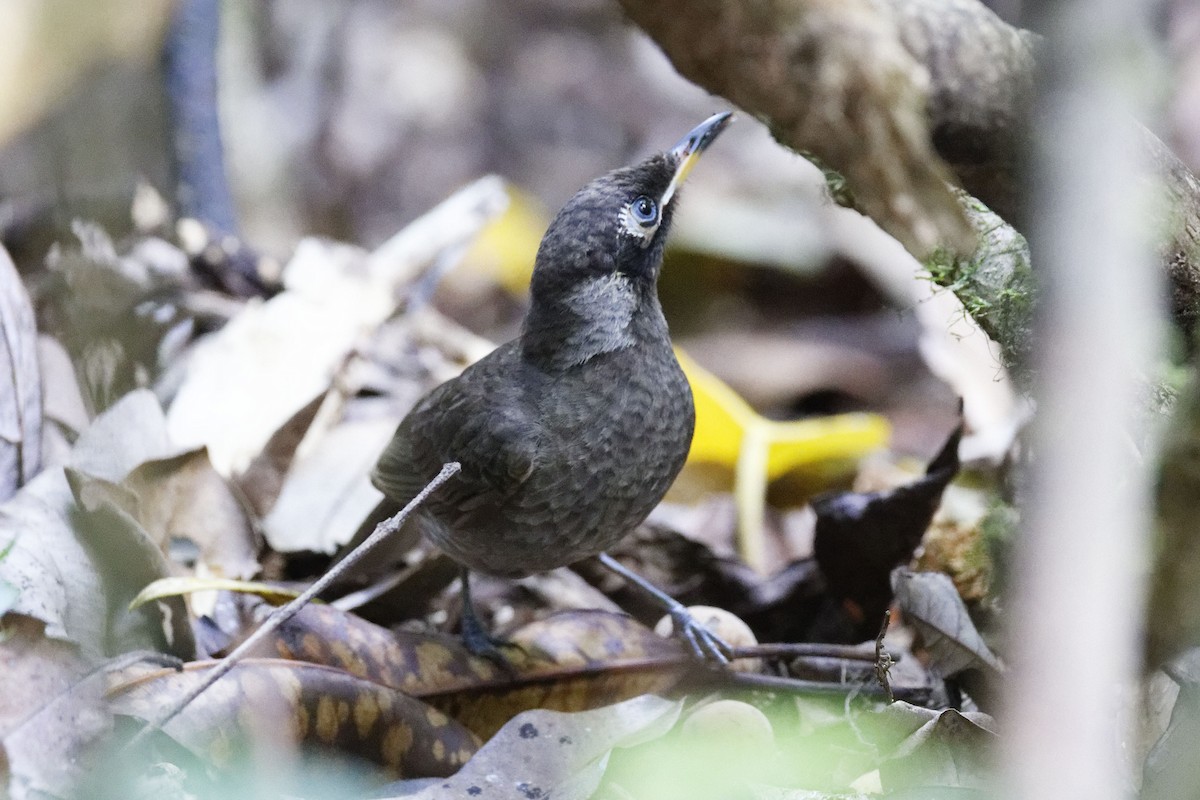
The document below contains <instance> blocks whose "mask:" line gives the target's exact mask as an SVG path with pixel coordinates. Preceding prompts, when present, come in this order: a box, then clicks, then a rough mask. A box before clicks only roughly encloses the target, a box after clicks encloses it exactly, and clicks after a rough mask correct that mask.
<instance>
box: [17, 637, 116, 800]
mask: <svg viewBox="0 0 1200 800" xmlns="http://www.w3.org/2000/svg"><path fill="white" fill-rule="evenodd" d="M45 628H46V626H45V625H44V624H43V623H42V622H40V621H38V620H35V619H33V618H32V617H26V616H23V615H19V614H9V615H7V616H5V617H4V618H3V624H2V625H0V675H3V676H4V678H3V686H4V689H3V691H0V776H4V775H5V770H4V769H3V766H4V765H3V762H4V761H5V756H7V762H8V772H7V784H5V783H3V782H0V794H3V795H4V796H6V797H9V796H11V797H12V798H14V800H15V799H16V798H24V797H28V796H30V795H31V794H35V795H36V796H39V797H41V796H54V797H62V796H66V795H67V794H68V793H69V792H70V790H71V789H72V788H73V787H72V784H73V783H74V781H75V780H76V779H78V778H79V777H80V775H81V773H82V771H83V769H84V768H85V767H86V764H87V762H86V761H85V760H84V751H85V749H86V748H87V746H88V744H89V743H91V742H92V741H93V740H94V739H96V738H97V737H99V736H101V735H102V734H104V733H106V732H107V731H108V730H109V727H110V725H111V718H110V716H109V714H108V712H107V710H106V709H105V708H104V707H103V704H102V702H101V694H102V692H103V689H104V682H103V681H101V680H87V679H84V680H83V681H81V680H80V679H81V678H82V677H83V676H84V675H85V674H86V672H87V664H86V663H85V662H84V661H83V659H82V658H81V657H80V654H79V649H78V648H76V647H75V646H73V645H71V644H68V643H66V642H63V641H58V640H55V639H50V638H47V637H46V633H45ZM5 785H6V786H7V789H8V793H7V794H5V792H4V791H3V789H4V788H5Z"/></svg>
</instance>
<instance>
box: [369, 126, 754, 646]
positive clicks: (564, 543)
mask: <svg viewBox="0 0 1200 800" xmlns="http://www.w3.org/2000/svg"><path fill="white" fill-rule="evenodd" d="M731 120H732V114H731V113H729V112H722V113H718V114H714V115H713V116H711V117H709V118H708V119H706V120H705V121H704V122H702V123H701V124H700V125H698V126H696V127H695V128H694V129H693V130H692V131H690V132H689V133H688V134H687V135H686V136H684V137H683V139H681V140H680V141H679V143H678V144H676V145H675V146H674V147H672V148H671V149H669V150H666V151H663V152H658V153H655V154H653V155H651V156H649V157H648V158H646V159H644V160H643V161H641V162H640V163H637V164H634V165H632V166H626V167H622V168H619V169H616V170H613V171H612V172H609V173H608V174H606V175H604V176H602V177H599V178H597V179H595V180H593V181H592V182H590V183H588V184H587V185H586V186H584V187H583V188H582V189H581V190H579V192H577V193H576V194H575V195H574V196H573V197H572V198H571V199H570V200H569V201H568V202H567V203H566V205H565V206H563V208H562V209H561V210H560V211H559V212H558V214H557V215H555V217H554V219H553V220H552V221H551V223H550V225H549V227H548V228H547V230H546V233H545V234H544V236H543V238H542V240H541V243H540V245H539V247H538V251H537V255H536V257H535V261H534V268H533V274H532V278H531V281H530V303H529V308H528V311H527V312H526V315H525V318H524V320H523V323H522V326H521V331H520V334H519V335H518V336H517V338H515V339H513V340H511V341H509V342H507V343H505V344H502V345H500V346H499V347H498V348H496V349H495V350H494V351H492V352H491V353H490V354H489V355H487V356H485V357H484V358H482V359H480V360H479V361H477V362H475V363H474V364H472V365H471V366H469V367H467V368H466V369H465V370H464V371H463V372H462V373H461V374H460V375H458V376H457V377H455V378H452V379H450V380H448V381H446V382H445V383H442V384H441V385H439V386H437V387H435V388H434V389H433V390H431V391H430V392H429V393H428V394H427V395H425V396H424V397H423V398H422V399H421V400H419V401H418V402H417V404H416V405H415V406H414V407H413V408H412V410H411V411H410V412H409V413H408V414H407V415H406V416H405V417H404V419H403V420H402V421H401V422H400V424H399V427H398V428H397V429H396V432H395V434H394V436H393V437H392V439H391V441H390V442H389V444H388V445H387V447H386V448H385V449H384V451H383V453H382V454H381V455H380V457H379V460H378V463H377V464H376V465H375V468H374V470H373V471H372V474H371V479H372V482H373V483H374V485H375V487H376V488H378V489H379V490H380V491H381V492H382V493H383V494H384V495H385V496H386V497H387V498H389V499H390V500H393V501H396V502H399V503H404V502H407V501H408V500H410V499H411V498H413V497H414V496H415V495H416V494H417V493H418V492H419V491H420V490H421V489H422V488H423V487H424V486H425V485H426V483H427V482H428V480H429V478H430V477H431V476H432V475H434V474H436V473H437V472H438V470H439V469H440V468H441V466H442V465H443V464H444V463H447V462H451V461H457V462H458V463H459V464H461V471H460V472H459V474H458V475H457V476H456V477H455V478H454V479H453V480H451V481H449V482H448V483H447V484H446V485H445V486H443V487H442V488H441V489H440V490H439V491H438V492H437V493H435V494H434V495H433V496H431V497H430V498H429V499H428V500H427V501H426V502H425V504H424V505H422V506H421V507H420V509H419V510H418V511H417V512H416V522H417V524H418V526H419V527H420V530H421V532H422V533H423V535H425V536H426V538H427V539H428V540H429V541H431V542H432V543H433V544H434V545H435V546H436V547H438V548H439V549H440V550H442V551H443V552H445V553H446V554H447V555H449V556H450V557H451V558H452V559H453V560H454V561H456V562H457V563H458V564H459V565H460V569H461V580H462V599H463V615H462V625H461V635H462V639H463V641H464V644H465V645H466V646H467V648H468V649H469V650H471V651H472V652H474V653H477V654H481V655H487V656H495V655H496V653H497V649H496V644H497V643H498V641H499V640H496V639H493V638H492V637H491V636H489V635H488V634H487V632H486V631H485V630H484V628H483V626H482V624H481V622H480V621H479V618H478V615H477V614H476V612H475V610H474V607H473V605H472V603H471V595H470V578H469V573H470V572H472V571H475V572H481V573H486V574H489V575H494V576H498V577H506V578H518V577H524V576H527V575H530V574H533V573H537V572H544V571H548V570H552V569H556V568H558V567H562V566H567V565H569V564H573V563H575V562H578V561H581V560H583V559H585V558H589V557H591V556H600V558H601V563H602V564H604V565H605V566H606V567H608V568H609V569H612V570H614V571H616V572H618V573H620V574H621V575H622V576H623V577H625V578H626V579H627V580H630V581H632V582H634V583H636V584H637V585H639V586H641V587H642V588H643V589H645V590H646V591H648V592H650V593H651V594H653V595H654V596H655V597H656V598H658V599H659V600H660V601H661V602H662V603H663V605H664V607H665V608H666V609H667V610H668V611H669V612H670V613H671V615H672V617H673V618H674V620H675V622H676V625H675V630H676V631H681V634H682V635H683V637H684V638H685V640H686V641H687V642H688V643H689V645H690V646H691V647H692V649H693V651H694V652H696V653H697V654H698V655H701V656H707V657H711V658H715V659H716V660H718V661H720V660H724V657H725V656H726V655H727V646H725V645H724V643H723V642H721V641H720V640H719V639H718V638H717V637H715V636H714V635H712V634H711V632H709V631H707V629H704V628H703V627H702V626H700V625H699V624H698V623H696V622H695V620H694V619H692V618H691V617H690V616H689V615H688V614H687V612H686V610H685V609H684V608H683V606H682V605H681V604H679V603H678V602H677V601H675V600H674V599H672V598H670V597H669V596H668V595H666V594H665V593H663V592H660V591H658V590H657V589H656V588H655V587H653V586H652V585H651V584H649V583H648V582H646V581H644V580H643V579H641V578H640V577H639V576H637V575H635V574H634V573H632V572H630V571H629V570H627V569H626V568H625V567H623V566H622V565H621V564H620V563H619V562H617V561H616V560H615V559H612V558H610V557H608V556H607V555H606V554H605V553H604V551H605V550H607V549H609V548H610V547H612V546H613V545H615V544H616V543H617V542H619V541H620V540H621V539H622V538H623V537H624V536H625V535H626V534H628V533H629V532H630V531H631V530H632V529H633V528H634V527H636V526H637V525H638V524H639V523H641V522H642V521H643V520H644V519H645V518H646V517H647V515H648V514H649V513H650V511H651V510H652V509H653V508H654V507H655V506H656V505H657V504H658V503H659V501H660V500H661V499H662V497H663V495H664V494H665V493H666V491H667V489H668V488H669V487H670V485H671V483H672V482H673V481H674V479H675V477H676V475H678V473H679V471H680V469H681V468H682V467H683V464H684V461H685V460H686V457H687V453H688V450H689V447H690V445H691V440H692V432H693V429H694V426H695V409H694V405H693V400H692V393H691V387H690V385H689V383H688V380H687V378H686V377H685V375H684V373H683V370H682V368H681V367H680V365H679V362H678V361H677V360H676V357H675V353H674V350H673V347H672V344H671V338H670V335H669V332H668V328H667V321H666V318H665V317H664V316H663V310H662V306H661V304H660V303H659V299H658V290H657V284H658V277H659V273H660V271H661V269H662V261H663V248H664V245H665V243H666V240H667V234H668V232H669V231H670V228H671V222H672V219H673V217H674V214H675V211H676V208H677V207H678V204H679V197H680V187H681V185H682V184H683V182H684V180H685V179H686V178H687V176H688V174H689V173H690V172H691V170H692V168H693V167H694V166H695V164H696V162H697V159H698V158H699V156H700V155H701V154H702V153H703V152H704V151H705V149H706V148H708V146H709V145H710V144H712V142H713V140H714V139H716V137H717V136H718V135H719V134H720V133H721V131H723V130H724V129H725V128H726V126H727V125H728V124H729V122H730V121H731Z"/></svg>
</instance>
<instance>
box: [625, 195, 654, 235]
mask: <svg viewBox="0 0 1200 800" xmlns="http://www.w3.org/2000/svg"><path fill="white" fill-rule="evenodd" d="M629 213H630V215H631V216H632V217H633V219H634V220H635V221H636V222H637V223H638V224H639V225H641V226H642V227H644V228H648V227H650V226H651V225H653V224H654V223H655V222H657V221H658V203H655V202H654V201H653V200H652V199H650V198H649V197H647V196H646V195H644V194H642V195H638V196H637V197H635V198H634V199H633V202H632V203H630V204H629Z"/></svg>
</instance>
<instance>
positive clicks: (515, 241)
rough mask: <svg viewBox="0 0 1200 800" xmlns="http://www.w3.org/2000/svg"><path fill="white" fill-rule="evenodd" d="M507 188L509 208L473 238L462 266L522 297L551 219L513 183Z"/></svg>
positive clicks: (527, 289) (526, 290) (527, 286)
mask: <svg viewBox="0 0 1200 800" xmlns="http://www.w3.org/2000/svg"><path fill="white" fill-rule="evenodd" d="M507 189H508V195H509V203H508V208H507V209H506V210H505V212H504V213H503V214H501V215H500V216H499V217H497V218H496V219H495V220H493V221H492V222H491V223H489V224H488V225H487V226H486V227H485V228H484V229H483V230H482V231H481V232H480V233H479V235H478V236H477V237H475V242H474V243H473V244H472V245H471V248H470V249H469V250H468V251H467V253H466V255H464V256H463V261H462V267H461V268H462V269H464V270H468V271H470V272H474V273H476V274H483V275H486V276H488V277H490V278H491V279H492V280H494V281H496V283H498V284H500V285H501V286H503V287H504V288H505V289H506V290H507V291H508V292H509V293H511V294H513V295H517V296H521V295H524V294H526V293H527V292H528V291H529V279H530V277H531V276H532V275H533V261H534V258H535V257H536V256H537V250H538V245H540V244H541V242H542V234H544V233H545V232H546V227H547V226H548V225H549V224H550V219H549V216H548V215H547V214H546V211H545V209H544V208H542V207H541V205H539V204H538V202H537V200H536V199H534V198H533V197H531V196H530V195H528V194H526V193H525V192H522V191H521V190H519V189H516V188H513V187H512V186H509V187H507Z"/></svg>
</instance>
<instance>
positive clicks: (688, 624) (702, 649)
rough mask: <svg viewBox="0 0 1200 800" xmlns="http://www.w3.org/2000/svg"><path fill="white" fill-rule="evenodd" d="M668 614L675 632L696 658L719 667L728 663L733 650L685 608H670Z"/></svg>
mask: <svg viewBox="0 0 1200 800" xmlns="http://www.w3.org/2000/svg"><path fill="white" fill-rule="evenodd" d="M670 614H671V622H672V623H673V625H674V628H675V631H676V632H677V633H678V634H679V635H680V636H681V637H683V641H684V642H685V643H686V644H687V646H688V648H689V649H690V650H691V651H692V654H693V655H695V656H696V658H699V659H701V660H703V661H712V662H714V663H717V664H721V665H725V664H728V663H729V660H730V657H731V656H732V654H733V648H732V647H730V646H729V644H728V643H727V642H726V641H725V640H724V639H722V638H721V637H720V636H717V635H716V634H715V633H713V632H712V631H710V630H709V629H708V628H707V627H705V626H704V625H703V624H702V623H701V622H700V621H699V620H697V619H696V618H695V617H694V616H692V613H691V612H690V611H688V610H687V608H686V607H684V606H682V605H680V606H678V607H677V608H672V609H671V612H670Z"/></svg>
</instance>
